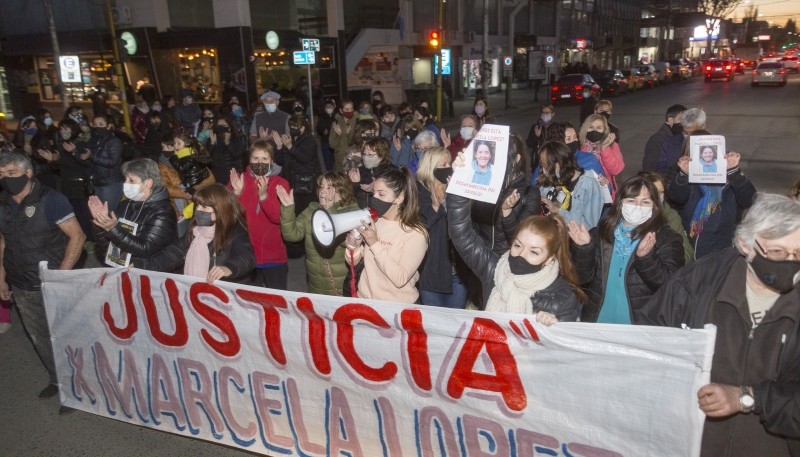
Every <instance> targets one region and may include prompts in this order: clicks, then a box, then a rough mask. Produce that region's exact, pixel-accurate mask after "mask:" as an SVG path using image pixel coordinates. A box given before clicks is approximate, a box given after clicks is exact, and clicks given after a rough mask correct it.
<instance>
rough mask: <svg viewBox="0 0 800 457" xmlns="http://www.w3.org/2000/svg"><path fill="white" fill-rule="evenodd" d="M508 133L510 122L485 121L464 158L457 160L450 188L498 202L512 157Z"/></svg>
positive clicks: (474, 198) (448, 188) (475, 197)
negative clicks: (499, 123)
mask: <svg viewBox="0 0 800 457" xmlns="http://www.w3.org/2000/svg"><path fill="white" fill-rule="evenodd" d="M508 135H509V127H508V126H506V125H491V124H486V125H484V126H483V127H482V128H481V130H480V131H479V132H478V134H477V135H475V139H474V140H472V143H470V145H469V146H468V147H467V148H466V149H465V150H464V155H463V160H458V159H457V160H456V161H455V162H454V163H453V177H452V178H451V179H450V184H449V185H448V186H447V192H448V193H451V194H454V195H460V196H462V197H467V198H471V199H473V200H478V201H482V202H488V203H496V202H497V198H498V197H499V195H500V191H501V188H502V185H503V176H504V175H505V170H506V162H507V161H508Z"/></svg>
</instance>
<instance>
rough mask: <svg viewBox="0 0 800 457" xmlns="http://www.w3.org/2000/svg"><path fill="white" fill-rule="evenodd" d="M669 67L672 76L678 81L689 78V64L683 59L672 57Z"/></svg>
mask: <svg viewBox="0 0 800 457" xmlns="http://www.w3.org/2000/svg"><path fill="white" fill-rule="evenodd" d="M669 69H670V70H672V78H673V79H675V80H676V81H679V80H681V79H689V75H690V73H689V65H687V63H686V61H685V60H683V59H672V60H670V61H669Z"/></svg>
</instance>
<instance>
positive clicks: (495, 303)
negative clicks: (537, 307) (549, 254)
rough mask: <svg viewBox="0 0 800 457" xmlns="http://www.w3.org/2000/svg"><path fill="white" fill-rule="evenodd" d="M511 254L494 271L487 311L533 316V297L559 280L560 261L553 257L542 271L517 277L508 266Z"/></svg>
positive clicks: (500, 261)
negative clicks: (492, 286) (492, 287)
mask: <svg viewBox="0 0 800 457" xmlns="http://www.w3.org/2000/svg"><path fill="white" fill-rule="evenodd" d="M508 256H509V253H508V252H506V253H505V254H503V256H502V257H500V260H498V261H497V266H496V267H495V269H494V289H492V293H491V294H490V295H489V301H488V302H487V303H486V311H492V312H499V313H516V314H533V304H532V303H531V297H532V296H533V294H534V293H536V292H537V291H540V290H542V289H545V288H546V287H547V286H549V285H550V284H552V283H553V281H555V280H556V278H558V273H559V266H558V260H557V259H556V258H555V257H553V258H552V259H550V260H548V261H547V262H545V265H544V266H543V267H542V269H541V270H539V271H537V272H536V273H531V274H529V275H515V274H513V273H511V268H510V267H509V266H508Z"/></svg>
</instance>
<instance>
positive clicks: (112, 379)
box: [41, 264, 715, 457]
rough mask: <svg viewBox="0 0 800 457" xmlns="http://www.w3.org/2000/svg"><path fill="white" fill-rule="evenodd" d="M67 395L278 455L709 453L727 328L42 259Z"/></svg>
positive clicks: (68, 401) (69, 401)
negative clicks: (711, 410) (586, 317)
mask: <svg viewBox="0 0 800 457" xmlns="http://www.w3.org/2000/svg"><path fill="white" fill-rule="evenodd" d="M41 273H42V280H43V291H44V298H45V303H46V307H47V316H48V319H49V322H50V331H51V333H52V341H53V349H54V352H55V354H56V365H57V371H58V379H59V386H60V387H61V391H60V392H61V402H62V403H63V404H64V405H66V406H69V407H72V408H76V409H80V410H83V411H87V412H90V413H94V414H98V415H102V416H107V417H111V418H114V419H118V420H122V421H125V422H129V423H132V424H137V425H141V426H145V427H151V428H156V429H159V430H163V431H167V432H171V433H177V434H181V435H185V436H190V437H195V438H201V439H204V440H208V441H212V442H218V443H222V444H225V445H229V446H237V447H241V448H242V449H245V450H248V451H252V452H257V453H262V454H267V455H273V456H279V455H292V456H294V455H298V456H351V457H359V456H363V457H373V456H391V457H395V456H445V455H447V456H476V457H477V456H480V457H484V456H519V457H526V456H527V457H533V456H534V455H536V456H538V455H565V456H585V457H589V456H595V457H599V456H603V457H612V456H622V455H627V456H644V455H659V456H681V457H685V456H696V455H698V453H699V444H700V439H701V433H702V425H703V414H702V413H701V412H700V410H699V409H698V407H697V399H696V392H697V390H698V388H699V387H700V386H702V385H704V384H706V383H708V380H709V371H710V367H711V355H712V352H713V344H714V337H715V329H714V328H713V327H710V328H707V329H705V330H698V331H695V330H691V331H687V330H678V329H670V328H657V327H634V326H619V325H600V324H573V323H561V324H557V325H555V326H553V327H549V328H547V327H541V326H539V325H538V324H535V323H533V322H532V321H531V320H530V319H529V318H527V317H526V316H519V315H510V314H495V313H486V312H472V311H458V310H451V309H441V308H431V307H425V306H407V305H399V304H394V303H387V302H377V301H370V300H357V299H347V298H338V297H327V296H320V295H311V294H299V293H292V292H282V291H276V290H271V289H259V288H253V287H244V286H239V285H236V284H231V283H217V284H215V285H213V286H212V285H209V284H207V283H204V282H195V280H194V279H193V278H189V277H185V276H178V275H168V274H162V273H154V272H147V271H142V270H132V271H131V272H128V270H127V269H91V270H76V271H55V270H47V269H46V268H45V267H44V264H43V267H42V272H41Z"/></svg>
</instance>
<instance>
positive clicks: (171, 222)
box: [102, 187, 178, 270]
mask: <svg viewBox="0 0 800 457" xmlns="http://www.w3.org/2000/svg"><path fill="white" fill-rule="evenodd" d="M116 215H117V217H118V218H123V217H124V218H125V219H128V220H130V221H132V222H136V223H137V224H139V226H138V229H137V231H136V234H135V235H134V234H132V233H130V232H128V231H126V230H124V229H122V228H121V227H120V225H119V224H117V225H115V226H114V227H113V228H111V230H109V231H107V232H103V233H102V235H103V236H104V237H105V238H107V239H108V240H109V241H110V242H112V243H114V246H116V247H118V248H120V249H121V250H122V251H124V252H128V253H130V254H131V262H132V263H133V265H134V266H135V267H136V268H141V269H144V270H150V269H152V268H150V263H149V259H150V257H151V256H153V255H154V254H155V253H157V252H159V251H160V250H162V249H164V248H165V247H167V246H168V245H169V244H170V243H172V242H173V241H175V239H176V238H177V237H178V220H177V218H176V216H175V211H174V210H173V209H172V206H171V205H170V201H169V196H168V195H167V190H166V189H165V188H163V187H161V188H157V189H155V191H154V192H153V194H152V195H150V197H149V198H148V199H147V200H145V201H144V202H140V201H134V200H125V201H123V202H122V203H120V204H119V207H117V211H116Z"/></svg>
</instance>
